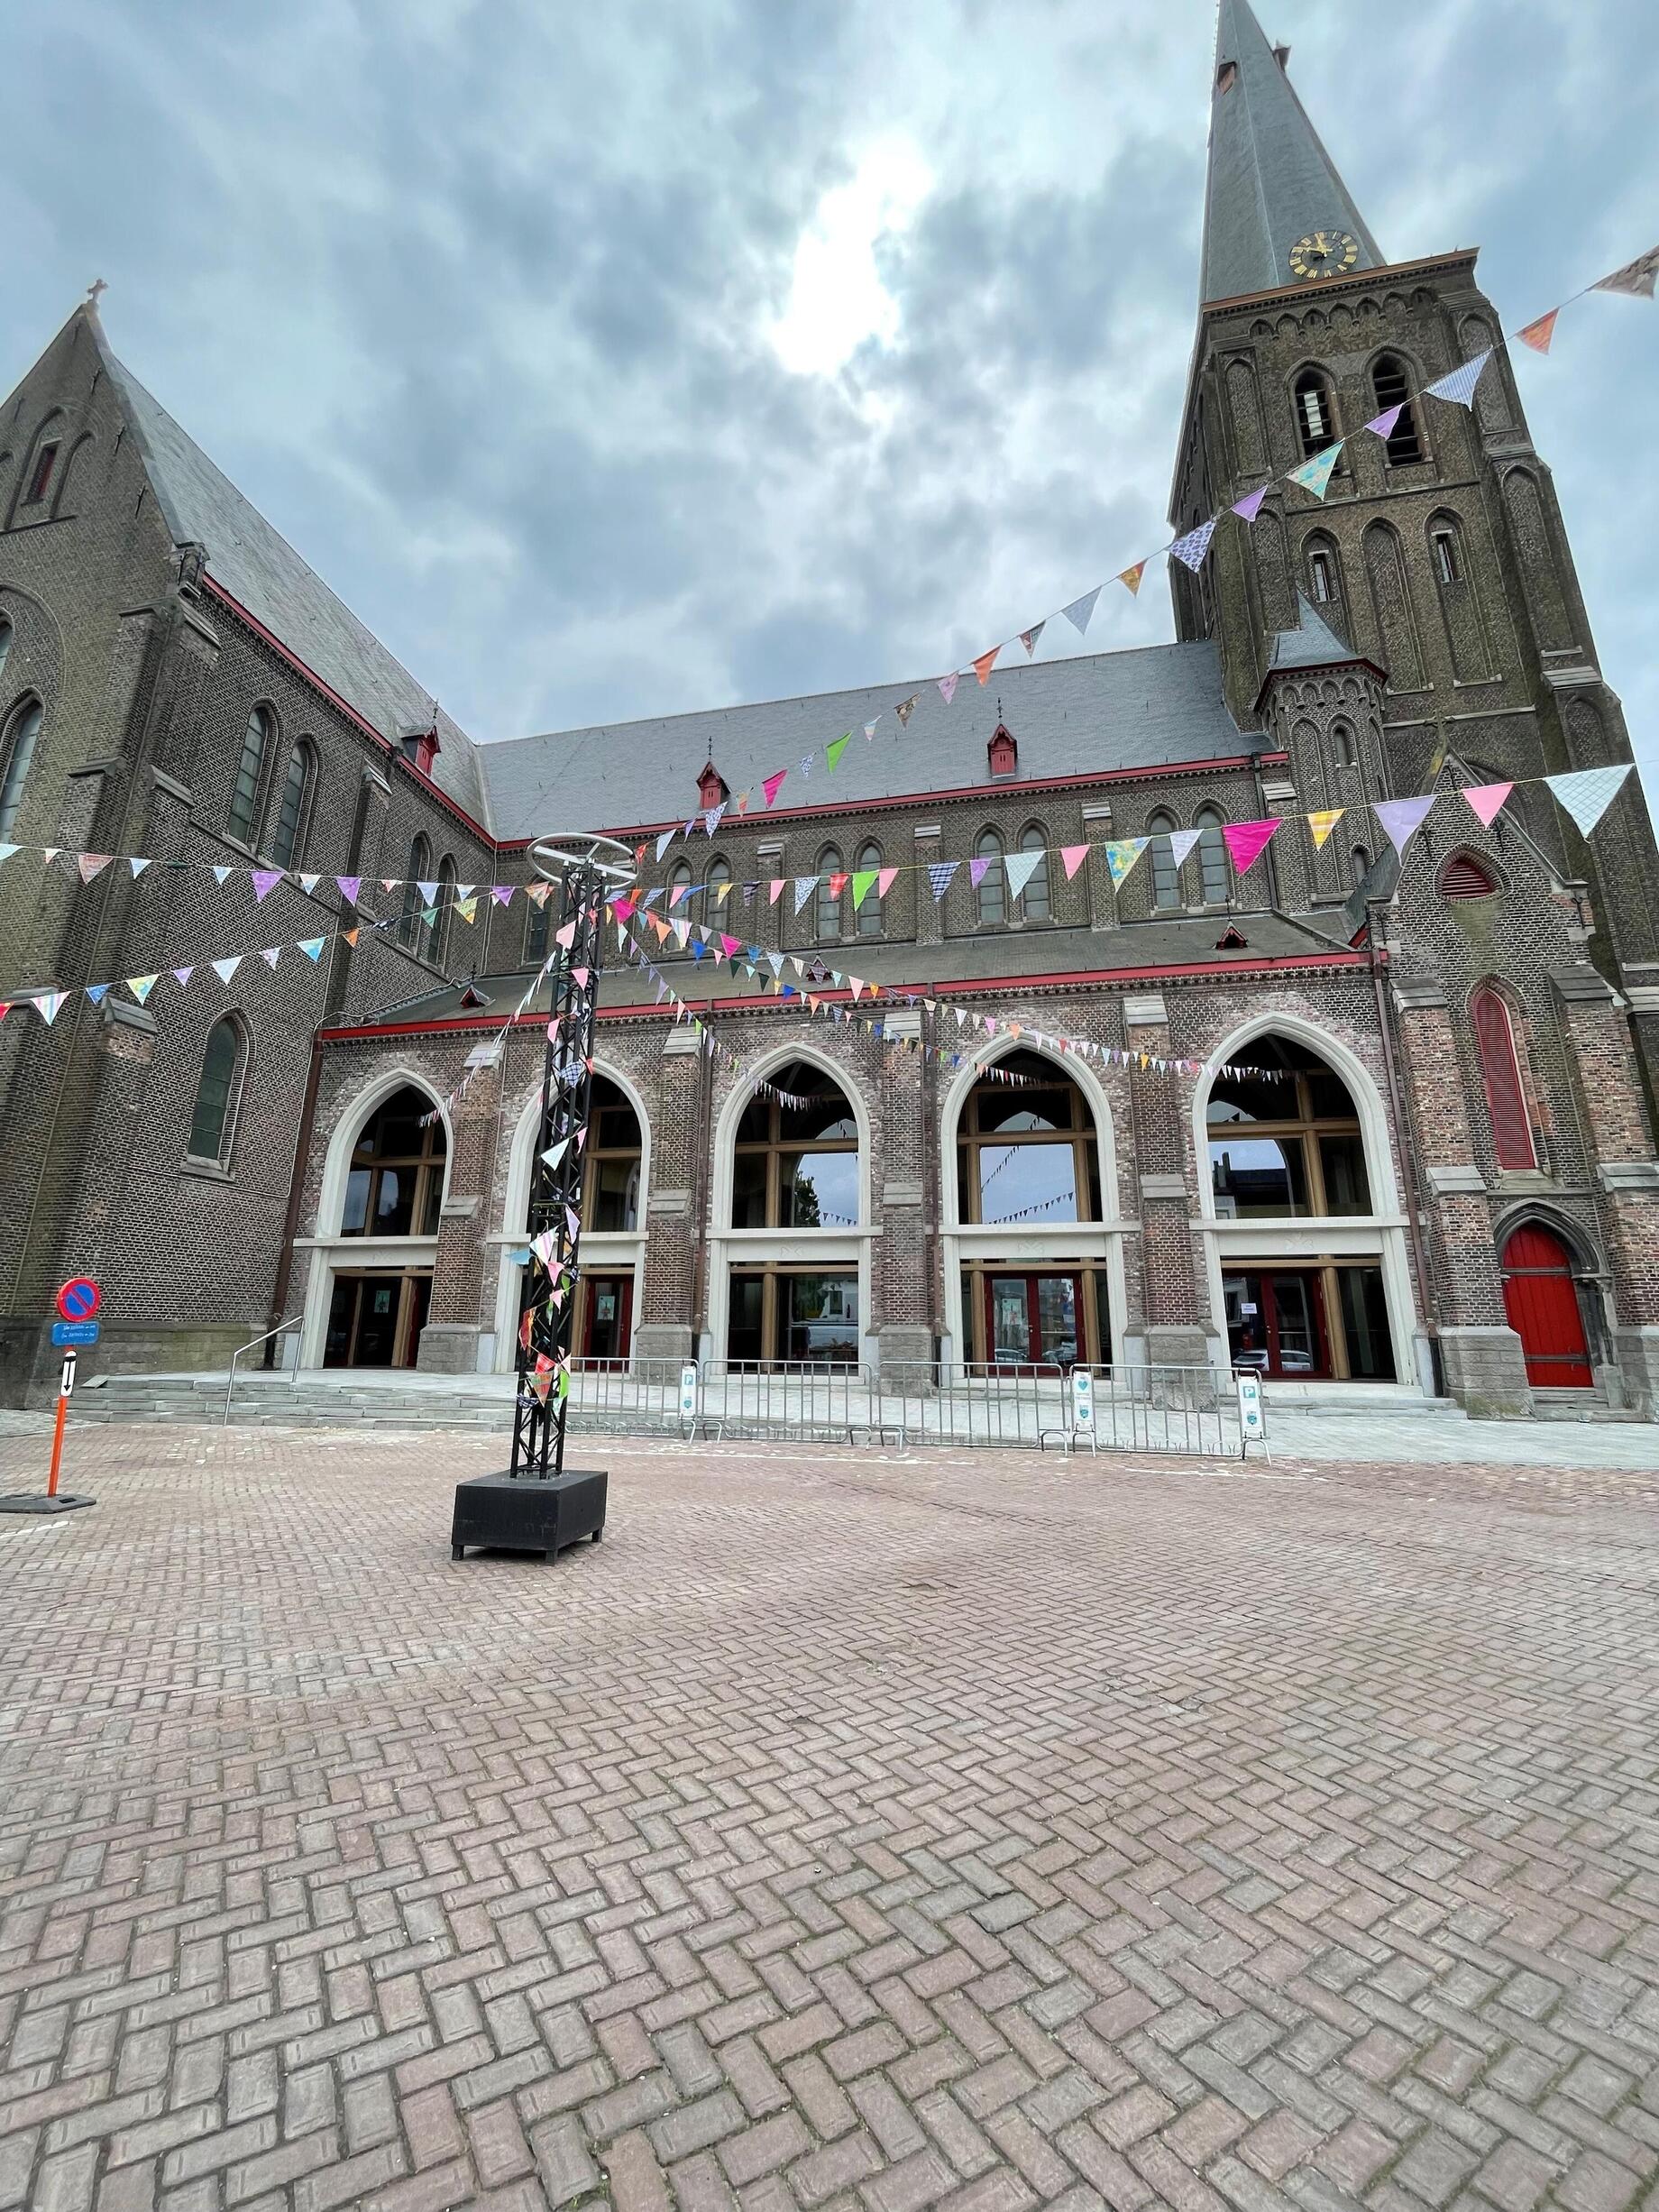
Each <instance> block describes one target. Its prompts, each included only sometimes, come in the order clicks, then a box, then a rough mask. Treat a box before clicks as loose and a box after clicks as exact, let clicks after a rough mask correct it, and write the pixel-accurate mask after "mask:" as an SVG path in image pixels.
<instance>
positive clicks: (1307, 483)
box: [1289, 438, 1346, 500]
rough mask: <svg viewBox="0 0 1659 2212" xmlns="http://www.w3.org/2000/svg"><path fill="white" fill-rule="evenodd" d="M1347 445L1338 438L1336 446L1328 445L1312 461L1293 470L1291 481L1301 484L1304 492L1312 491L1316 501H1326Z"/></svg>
mask: <svg viewBox="0 0 1659 2212" xmlns="http://www.w3.org/2000/svg"><path fill="white" fill-rule="evenodd" d="M1345 443H1346V440H1345V439H1343V438H1338V439H1337V441H1336V443H1335V445H1327V446H1325V447H1324V450H1323V452H1320V453H1316V454H1315V455H1314V457H1313V459H1312V460H1311V461H1304V462H1303V464H1302V465H1301V467H1300V468H1299V469H1292V470H1291V472H1290V478H1289V481H1290V482H1292V483H1293V484H1300V485H1301V487H1302V489H1303V491H1311V492H1312V493H1313V495H1314V497H1315V499H1316V500H1322V499H1324V495H1325V493H1326V492H1327V491H1329V490H1330V488H1331V475H1332V472H1333V471H1334V469H1335V467H1336V462H1337V456H1338V454H1341V452H1342V450H1343V445H1344V444H1345Z"/></svg>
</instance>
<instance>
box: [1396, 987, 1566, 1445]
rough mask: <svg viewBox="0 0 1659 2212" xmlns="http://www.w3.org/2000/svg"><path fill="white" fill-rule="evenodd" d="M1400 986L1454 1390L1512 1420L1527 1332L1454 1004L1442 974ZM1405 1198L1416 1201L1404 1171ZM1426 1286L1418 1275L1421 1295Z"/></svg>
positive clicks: (1480, 1411) (1526, 1403)
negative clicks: (1505, 1258) (1512, 1293)
mask: <svg viewBox="0 0 1659 2212" xmlns="http://www.w3.org/2000/svg"><path fill="white" fill-rule="evenodd" d="M1393 992H1394V1004H1395V1006H1396V1007H1397V1009H1398V1014H1399V1040H1400V1061H1401V1076H1402V1080H1403V1081H1404V1084H1405V1087H1406V1090H1407V1097H1408V1100H1409V1104H1410V1108H1411V1120H1412V1126H1413V1129H1414V1131H1415V1133H1416V1134H1415V1145H1416V1165H1417V1173H1418V1179H1419V1185H1420V1188H1421V1190H1422V1194H1423V1199H1424V1209H1425V1222H1424V1231H1425V1235H1424V1242H1425V1245H1426V1247H1427V1253H1428V1260H1427V1264H1428V1265H1429V1266H1430V1267H1432V1268H1433V1270H1434V1279H1435V1281H1434V1287H1435V1291H1436V1303H1437V1305H1438V1307H1439V1311H1440V1349H1441V1358H1442V1361H1443V1363H1444V1377H1445V1386H1446V1390H1447V1392H1448V1394H1449V1395H1450V1396H1452V1397H1453V1398H1455V1399H1456V1400H1458V1402H1459V1403H1460V1404H1461V1405H1462V1406H1463V1407H1464V1409H1466V1410H1467V1411H1468V1412H1469V1413H1471V1414H1473V1415H1474V1416H1476V1417H1477V1418H1485V1419H1489V1420H1498V1419H1505V1418H1509V1419H1513V1418H1517V1417H1519V1416H1523V1415H1526V1414H1528V1413H1530V1412H1531V1410H1532V1392H1531V1391H1530V1390H1529V1389H1528V1387H1527V1382H1526V1357H1525V1354H1523V1352H1522V1349H1521V1340H1520V1338H1519V1337H1518V1336H1517V1335H1516V1333H1515V1331H1514V1330H1513V1329H1512V1328H1511V1327H1510V1326H1509V1324H1508V1318H1507V1317H1506V1315H1505V1312H1504V1297H1503V1276H1502V1273H1501V1271H1500V1270H1499V1264H1498V1247H1497V1244H1496V1242H1495V1240H1494V1237H1493V1234H1492V1199H1491V1196H1490V1194H1489V1191H1488V1189H1487V1187H1486V1178H1485V1177H1484V1175H1482V1173H1481V1171H1480V1167H1479V1165H1478V1164H1477V1162H1476V1160H1475V1152H1474V1138H1473V1134H1472V1132H1471V1128H1470V1124H1469V1112H1468V1105H1467V1101H1466V1098H1465V1096H1464V1091H1463V1078H1462V1065H1461V1063H1460V1060H1459V1057H1458V1051H1457V1041H1456V1039H1455V1038H1454V1037H1453V1033H1452V1014H1451V1008H1450V1006H1449V1005H1448V1003H1447V998H1446V993H1445V990H1444V987H1443V986H1442V985H1441V984H1439V983H1437V982H1433V981H1430V980H1428V979H1426V978H1421V979H1420V978H1416V977H1400V978H1397V979H1396V980H1395V982H1394V985H1393ZM1401 1166H1402V1169H1403V1166H1404V1163H1403V1162H1402V1163H1401ZM1401 1199H1402V1203H1403V1204H1408V1203H1409V1198H1408V1197H1407V1189H1406V1187H1405V1184H1404V1177H1403V1174H1402V1193H1401ZM1428 1294H1429V1287H1428V1286H1427V1285H1426V1284H1422V1283H1420V1284H1419V1285H1418V1286H1417V1295H1418V1297H1419V1299H1424V1300H1425V1301H1426V1299H1427V1297H1428Z"/></svg>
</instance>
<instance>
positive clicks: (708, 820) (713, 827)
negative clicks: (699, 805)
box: [702, 799, 726, 837]
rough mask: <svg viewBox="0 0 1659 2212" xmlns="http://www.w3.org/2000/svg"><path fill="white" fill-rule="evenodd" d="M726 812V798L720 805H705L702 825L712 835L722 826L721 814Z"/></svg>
mask: <svg viewBox="0 0 1659 2212" xmlns="http://www.w3.org/2000/svg"><path fill="white" fill-rule="evenodd" d="M724 812H726V802H725V800H724V799H722V800H721V801H720V804H719V805H718V806H705V807H704V809H703V811H702V826H703V828H704V830H705V831H707V832H708V834H709V835H710V837H712V836H713V835H714V832H715V831H717V830H718V829H719V828H720V816H721V815H722V814H723V813H724Z"/></svg>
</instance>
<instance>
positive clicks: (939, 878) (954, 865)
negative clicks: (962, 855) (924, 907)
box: [928, 860, 962, 899]
mask: <svg viewBox="0 0 1659 2212" xmlns="http://www.w3.org/2000/svg"><path fill="white" fill-rule="evenodd" d="M961 865H962V863H961V862H960V861H959V860H930V861H929V862H928V887H929V889H930V891H931V892H932V894H933V896H934V898H935V899H942V898H943V897H944V895H945V894H946V892H947V891H949V888H950V878H951V877H953V876H954V875H955V874H956V872H957V870H958V868H959V867H961Z"/></svg>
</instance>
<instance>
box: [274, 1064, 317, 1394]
mask: <svg viewBox="0 0 1659 2212" xmlns="http://www.w3.org/2000/svg"><path fill="white" fill-rule="evenodd" d="M322 1076H323V1037H322V1032H321V1031H320V1030H316V1031H314V1032H313V1033H312V1037H311V1065H310V1067H309V1068H308V1069H307V1070H306V1095H305V1099H304V1102H303V1104H302V1105H301V1106H300V1109H299V1134H298V1137H297V1138H296V1139H295V1143H294V1171H293V1173H292V1175H291V1176H290V1177H289V1186H288V1210H287V1212H286V1213H285V1214H284V1216H283V1217H282V1248H281V1250H280V1252H279V1253H278V1254H277V1279H276V1281H275V1283H274V1284H273V1285H272V1287H271V1292H270V1323H269V1326H270V1327H272V1328H275V1327H277V1326H279V1324H280V1322H282V1321H283V1320H284V1319H285V1318H286V1315H285V1312H284V1308H286V1306H287V1304H288V1290H289V1279H290V1277H291V1276H292V1274H293V1270H294V1238H295V1236H296V1235H297V1234H298V1229H299V1197H300V1192H301V1190H302V1189H304V1186H305V1177H306V1161H307V1159H309V1157H310V1153H311V1125H312V1124H313V1122H315V1121H316V1094H317V1091H318V1088H320V1086H321V1082H322ZM276 1356H277V1340H276V1338H275V1337H274V1336H273V1337H271V1339H270V1342H269V1343H268V1344H267V1345H266V1346H265V1365H266V1366H267V1367H270V1366H272V1365H273V1364H274V1363H275V1361H276Z"/></svg>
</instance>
